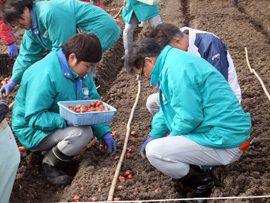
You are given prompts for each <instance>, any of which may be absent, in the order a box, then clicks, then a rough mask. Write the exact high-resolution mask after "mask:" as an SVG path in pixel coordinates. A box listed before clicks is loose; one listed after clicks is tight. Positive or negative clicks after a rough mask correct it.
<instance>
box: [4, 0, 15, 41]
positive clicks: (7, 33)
mask: <svg viewBox="0 0 270 203" xmlns="http://www.w3.org/2000/svg"><path fill="white" fill-rule="evenodd" d="M1 4H2V0H0V5H1ZM11 31H12V27H11V26H8V25H6V24H5V23H4V21H3V20H2V17H1V15H0V38H1V39H2V40H3V42H4V44H5V45H9V44H12V43H13V42H15V41H16V39H15V38H14V37H13V35H12V34H11Z"/></svg>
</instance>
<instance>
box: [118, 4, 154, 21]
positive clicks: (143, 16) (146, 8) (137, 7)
mask: <svg viewBox="0 0 270 203" xmlns="http://www.w3.org/2000/svg"><path fill="white" fill-rule="evenodd" d="M125 1H126V6H125V7H124V8H123V10H122V14H123V20H124V21H125V22H126V23H129V22H130V19H131V16H132V14H133V12H134V13H135V15H136V17H137V19H138V21H139V22H141V21H144V20H147V19H149V18H152V17H154V16H157V15H159V9H158V6H151V5H147V4H145V3H142V2H139V1H136V0H125Z"/></svg>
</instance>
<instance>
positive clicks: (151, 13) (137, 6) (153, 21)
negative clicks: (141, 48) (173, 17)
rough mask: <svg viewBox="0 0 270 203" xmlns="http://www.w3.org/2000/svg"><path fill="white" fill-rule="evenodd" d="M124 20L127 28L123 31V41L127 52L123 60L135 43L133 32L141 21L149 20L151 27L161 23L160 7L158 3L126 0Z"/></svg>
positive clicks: (123, 11)
mask: <svg viewBox="0 0 270 203" xmlns="http://www.w3.org/2000/svg"><path fill="white" fill-rule="evenodd" d="M122 14H123V20H124V22H125V29H124V31H123V43H124V49H125V54H124V56H122V58H121V59H122V60H125V56H126V55H127V53H128V49H129V47H131V44H132V43H133V33H134V30H135V28H136V27H137V26H138V24H139V22H142V21H144V20H148V21H149V23H150V26H151V27H155V26H157V25H158V24H161V23H162V21H161V18H160V15H159V8H158V6H157V5H155V6H152V5H148V4H145V3H142V2H140V1H137V0H124V7H123V10H122Z"/></svg>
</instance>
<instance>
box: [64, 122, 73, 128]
mask: <svg viewBox="0 0 270 203" xmlns="http://www.w3.org/2000/svg"><path fill="white" fill-rule="evenodd" d="M66 124H67V127H71V126H74V125H73V124H72V123H71V122H69V121H66Z"/></svg>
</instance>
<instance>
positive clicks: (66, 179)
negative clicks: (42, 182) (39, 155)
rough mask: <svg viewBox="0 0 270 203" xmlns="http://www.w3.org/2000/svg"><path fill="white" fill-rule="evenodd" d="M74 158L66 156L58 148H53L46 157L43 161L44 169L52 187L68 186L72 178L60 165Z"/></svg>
mask: <svg viewBox="0 0 270 203" xmlns="http://www.w3.org/2000/svg"><path fill="white" fill-rule="evenodd" d="M72 158H73V157H69V156H66V155H64V154H63V153H62V152H60V151H59V149H58V148H57V146H55V147H53V148H52V149H51V150H50V151H48V152H47V154H46V155H45V156H44V158H43V160H42V168H43V170H44V172H45V175H46V176H47V180H48V181H49V182H50V183H51V184H52V185H58V186H62V185H68V184H69V183H70V182H71V180H72V178H71V177H70V176H68V175H67V174H65V173H64V172H63V171H62V170H61V168H60V167H59V165H60V164H61V162H68V161H70V160H71V159H72Z"/></svg>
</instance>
